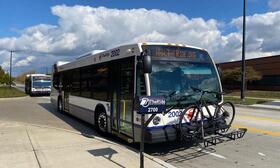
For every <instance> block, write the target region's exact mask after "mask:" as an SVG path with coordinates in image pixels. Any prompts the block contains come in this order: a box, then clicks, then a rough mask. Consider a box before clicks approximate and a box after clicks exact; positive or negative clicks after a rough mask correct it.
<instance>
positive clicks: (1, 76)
mask: <svg viewBox="0 0 280 168" xmlns="http://www.w3.org/2000/svg"><path fill="white" fill-rule="evenodd" d="M9 83H10V75H9V73H7V72H5V71H4V69H3V68H2V67H1V66H0V84H9Z"/></svg>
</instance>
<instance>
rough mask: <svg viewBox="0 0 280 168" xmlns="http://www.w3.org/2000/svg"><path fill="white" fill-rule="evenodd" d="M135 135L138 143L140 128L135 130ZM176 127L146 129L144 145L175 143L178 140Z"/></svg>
mask: <svg viewBox="0 0 280 168" xmlns="http://www.w3.org/2000/svg"><path fill="white" fill-rule="evenodd" d="M135 132H136V134H137V135H139V136H137V137H136V141H138V142H140V135H141V128H139V127H137V128H136V129H135ZM177 132H178V131H177V129H176V125H166V126H163V127H148V128H146V130H145V143H149V144H152V143H160V142H167V141H175V140H177V139H178V133H177Z"/></svg>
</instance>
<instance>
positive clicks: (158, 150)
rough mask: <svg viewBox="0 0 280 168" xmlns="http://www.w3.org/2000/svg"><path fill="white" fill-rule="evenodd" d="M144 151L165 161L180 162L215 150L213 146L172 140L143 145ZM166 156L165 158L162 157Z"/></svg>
mask: <svg viewBox="0 0 280 168" xmlns="http://www.w3.org/2000/svg"><path fill="white" fill-rule="evenodd" d="M145 152H146V153H148V154H150V155H152V156H157V157H160V158H161V159H163V160H164V161H165V162H167V163H180V162H184V161H186V160H192V159H195V158H198V157H202V156H205V155H208V154H209V153H213V152H215V149H214V148H209V147H208V148H204V147H201V146H200V145H198V146H197V145H196V144H194V143H192V142H183V141H173V142H164V143H158V144H147V145H145ZM164 156H168V157H166V158H162V157H164Z"/></svg>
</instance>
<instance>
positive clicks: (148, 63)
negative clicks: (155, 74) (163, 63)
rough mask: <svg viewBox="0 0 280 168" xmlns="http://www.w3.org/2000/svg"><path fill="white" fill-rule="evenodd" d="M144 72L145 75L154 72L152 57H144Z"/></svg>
mask: <svg viewBox="0 0 280 168" xmlns="http://www.w3.org/2000/svg"><path fill="white" fill-rule="evenodd" d="M143 71H144V73H151V72H152V58H151V56H150V55H144V56H143Z"/></svg>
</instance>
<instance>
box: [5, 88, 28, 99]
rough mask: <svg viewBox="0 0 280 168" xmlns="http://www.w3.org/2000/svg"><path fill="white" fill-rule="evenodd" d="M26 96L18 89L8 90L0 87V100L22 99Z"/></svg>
mask: <svg viewBox="0 0 280 168" xmlns="http://www.w3.org/2000/svg"><path fill="white" fill-rule="evenodd" d="M22 96H26V94H25V93H23V92H22V91H19V90H18V89H15V88H13V87H12V88H10V87H6V86H1V87H0V98H8V97H22Z"/></svg>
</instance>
